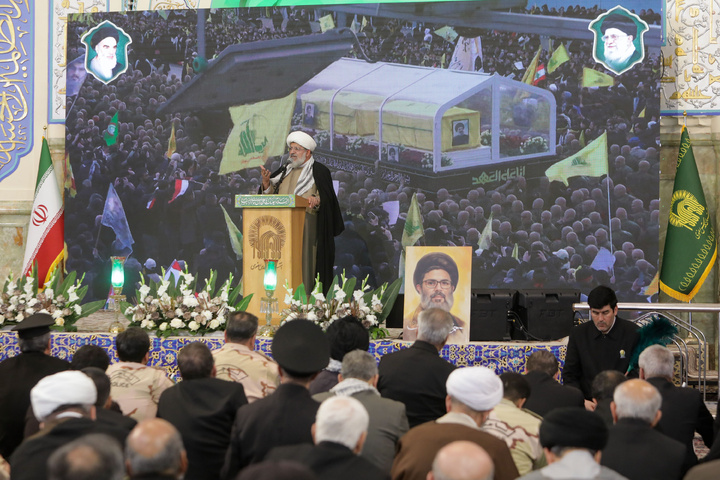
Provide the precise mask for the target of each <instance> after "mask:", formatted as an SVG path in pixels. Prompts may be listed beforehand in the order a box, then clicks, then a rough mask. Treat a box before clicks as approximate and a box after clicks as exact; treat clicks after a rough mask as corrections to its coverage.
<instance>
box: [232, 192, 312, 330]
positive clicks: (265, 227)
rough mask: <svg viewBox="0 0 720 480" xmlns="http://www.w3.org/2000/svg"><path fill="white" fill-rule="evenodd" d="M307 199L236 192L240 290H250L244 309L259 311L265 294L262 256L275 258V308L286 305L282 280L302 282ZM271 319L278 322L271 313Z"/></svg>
mask: <svg viewBox="0 0 720 480" xmlns="http://www.w3.org/2000/svg"><path fill="white" fill-rule="evenodd" d="M307 206H308V202H307V200H306V199H305V198H303V197H299V196H297V195H236V196H235V208H242V209H243V294H244V295H248V294H250V293H252V294H254V295H253V298H252V301H251V302H250V305H248V308H247V311H248V312H250V313H252V314H254V315H257V317H258V319H259V321H260V322H259V323H260V324H261V325H262V324H264V323H265V315H266V314H264V313H260V302H261V299H262V297H265V296H266V295H265V288H264V276H265V260H276V261H277V264H276V265H277V267H276V269H277V286H276V287H275V295H274V296H275V298H277V299H278V307H279V310H280V311H282V310H283V308H287V306H288V305H287V304H285V302H284V301H283V299H284V298H285V294H286V293H287V292H286V290H285V284H286V283H287V284H288V285H290V287H291V288H293V289H296V288H297V287H298V285H300V284H301V283H302V281H303V280H302V244H303V228H304V226H305V209H306V208H307ZM272 323H273V324H274V325H277V324H279V323H280V316H279V315H277V314H273V319H272Z"/></svg>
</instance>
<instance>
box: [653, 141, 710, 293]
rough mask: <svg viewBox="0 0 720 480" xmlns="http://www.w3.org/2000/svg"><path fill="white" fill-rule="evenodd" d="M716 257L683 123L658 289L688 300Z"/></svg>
mask: <svg viewBox="0 0 720 480" xmlns="http://www.w3.org/2000/svg"><path fill="white" fill-rule="evenodd" d="M716 257H717V240H716V238H715V230H714V229H713V226H712V222H711V221H710V213H709V212H708V209H707V203H706V202H705V194H704V193H703V187H702V183H700V175H699V173H698V169H697V165H696V164H695V156H694V155H693V151H692V144H691V143H690V136H689V135H688V132H687V128H685V127H683V129H682V134H681V136H680V153H679V154H678V161H677V169H676V171H675V185H674V186H673V194H672V199H671V200H670V215H669V218H668V227H667V236H666V237H665V250H664V252H663V258H662V266H661V269H660V289H661V290H662V291H663V292H665V293H667V294H668V295H670V296H671V297H673V298H675V299H677V300H681V301H683V302H689V301H690V300H692V298H693V297H694V296H695V294H696V293H697V292H698V290H700V287H701V286H702V284H703V282H704V281H705V278H706V277H707V276H708V274H709V273H710V270H711V269H712V267H713V265H714V264H715V258H716Z"/></svg>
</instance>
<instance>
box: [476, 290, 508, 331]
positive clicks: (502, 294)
mask: <svg viewBox="0 0 720 480" xmlns="http://www.w3.org/2000/svg"><path fill="white" fill-rule="evenodd" d="M514 296H515V290H485V289H475V288H474V289H473V290H472V295H471V296H470V341H471V342H493V341H502V340H509V339H510V332H509V328H508V327H509V324H508V311H510V310H512V307H513V297H514Z"/></svg>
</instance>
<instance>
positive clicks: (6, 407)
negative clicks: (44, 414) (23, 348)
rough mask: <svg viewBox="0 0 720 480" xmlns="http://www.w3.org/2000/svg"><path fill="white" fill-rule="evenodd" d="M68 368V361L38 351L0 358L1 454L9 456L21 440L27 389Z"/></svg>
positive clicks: (28, 393)
mask: <svg viewBox="0 0 720 480" xmlns="http://www.w3.org/2000/svg"><path fill="white" fill-rule="evenodd" d="M68 369H70V363H68V362H66V361H65V360H60V359H59V358H55V357H51V356H49V355H45V354H44V353H41V352H28V353H21V354H20V355H17V356H15V357H12V358H8V359H6V360H3V361H2V362H0V412H2V414H0V456H2V457H4V458H10V455H11V454H12V453H13V451H14V450H15V448H17V446H18V445H20V442H22V440H23V431H24V428H25V425H24V422H25V414H26V412H27V410H28V408H30V390H32V388H33V387H34V386H35V384H36V383H37V382H39V381H40V380H41V379H42V378H44V377H47V376H48V375H52V374H53V373H58V372H62V371H64V370H68Z"/></svg>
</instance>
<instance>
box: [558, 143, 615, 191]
mask: <svg viewBox="0 0 720 480" xmlns="http://www.w3.org/2000/svg"><path fill="white" fill-rule="evenodd" d="M607 173H608V156H607V132H605V133H603V134H602V135H600V137H598V138H597V139H596V140H594V141H593V142H591V143H590V144H589V145H588V146H587V147H585V148H583V149H582V150H580V151H579V152H578V153H576V154H575V155H573V156H571V157H568V158H566V159H564V160H561V161H559V162H557V163H556V164H554V165H553V166H551V167H550V168H548V169H547V170H545V176H547V177H548V180H550V181H551V182H552V181H553V180H557V181H558V182H563V183H564V184H565V185H567V184H568V178H570V177H579V176H586V177H601V176H603V175H607Z"/></svg>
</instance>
